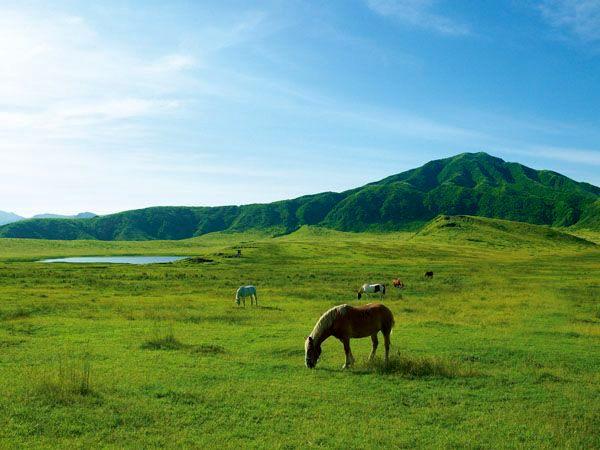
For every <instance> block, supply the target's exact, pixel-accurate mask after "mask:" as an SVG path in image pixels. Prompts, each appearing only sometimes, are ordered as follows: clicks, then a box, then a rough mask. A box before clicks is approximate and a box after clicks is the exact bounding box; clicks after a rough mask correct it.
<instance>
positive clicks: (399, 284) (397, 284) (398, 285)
mask: <svg viewBox="0 0 600 450" xmlns="http://www.w3.org/2000/svg"><path fill="white" fill-rule="evenodd" d="M392 284H393V285H394V287H395V288H398V289H404V283H403V282H402V280H400V278H394V279H393V280H392Z"/></svg>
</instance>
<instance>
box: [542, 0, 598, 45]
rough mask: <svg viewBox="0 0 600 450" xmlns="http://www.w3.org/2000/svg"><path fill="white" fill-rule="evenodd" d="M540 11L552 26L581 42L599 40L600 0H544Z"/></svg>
mask: <svg viewBox="0 0 600 450" xmlns="http://www.w3.org/2000/svg"><path fill="white" fill-rule="evenodd" d="M540 10H541V12H542V16H543V17H544V19H545V20H546V21H548V23H550V24H551V25H552V26H554V27H556V28H562V29H566V30H567V31H568V32H569V33H572V34H574V35H575V36H577V37H578V38H579V39H581V40H582V41H586V42H592V41H598V40H600V0H545V1H543V2H542V4H541V5H540Z"/></svg>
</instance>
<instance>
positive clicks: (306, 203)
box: [0, 153, 600, 240]
mask: <svg viewBox="0 0 600 450" xmlns="http://www.w3.org/2000/svg"><path fill="white" fill-rule="evenodd" d="M440 214H451V215H471V216H483V217H490V218H500V219H508V220H512V221H520V222H528V223H532V224H539V225H551V226H557V227H569V226H576V227H581V228H589V229H600V188H598V187H596V186H593V185H590V184H587V183H579V182H576V181H573V180H571V179H570V178H567V177H565V176H563V175H560V174H558V173H556V172H551V171H547V170H534V169H531V168H529V167H526V166H523V165H521V164H518V163H509V162H505V161H503V160H502V159H500V158H495V157H493V156H490V155H488V154H486V153H463V154H460V155H457V156H454V157H452V158H446V159H440V160H436V161H431V162H429V163H427V164H425V165H424V166H422V167H419V168H417V169H413V170H409V171H407V172H403V173H400V174H398V175H393V176H390V177H388V178H385V179H383V180H381V181H378V182H375V183H371V184H368V185H366V186H363V187H360V188H356V189H352V190H349V191H346V192H342V193H334V192H325V193H321V194H315V195H307V196H304V197H299V198H296V199H292V200H283V201H278V202H274V203H268V204H253V205H244V206H222V207H155V208H147V209H141V210H134V211H125V212H121V213H118V214H112V215H108V216H99V217H95V218H91V219H78V220H73V219H70V220H69V219H31V220H23V221H20V222H16V223H12V224H8V225H4V226H2V227H0V237H20V238H44V239H101V240H150V239H185V238H189V237H193V236H199V235H202V234H205V233H210V232H214V231H244V230H250V229H261V230H268V231H270V232H272V233H276V234H281V233H288V232H291V231H293V230H296V229H298V228H299V227H300V226H302V225H319V226H324V227H327V228H332V229H336V230H342V231H366V230H400V229H410V228H417V227H420V226H422V225H423V224H424V223H426V222H427V221H429V220H431V219H433V218H434V217H436V216H438V215H440Z"/></svg>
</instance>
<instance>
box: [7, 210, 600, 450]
mask: <svg viewBox="0 0 600 450" xmlns="http://www.w3.org/2000/svg"><path fill="white" fill-rule="evenodd" d="M579 236H580V238H576V237H573V236H572V235H567V234H564V233H560V232H558V231H556V230H553V229H550V228H547V227H537V226H533V225H526V224H515V223H512V222H507V221H495V220H490V219H479V218H465V217H463V218H452V217H446V218H438V219H436V221H434V222H432V223H430V224H429V225H427V226H426V227H425V228H423V229H422V230H421V231H419V232H417V233H413V232H390V233H344V232H338V231H331V230H326V229H321V228H311V227H303V228H301V229H300V230H298V231H296V232H294V233H292V234H289V235H286V236H279V237H272V236H269V235H268V234H266V233H252V232H245V233H217V234H207V235H205V236H202V237H199V238H193V239H188V240H182V241H145V242H100V241H44V240H25V239H2V240H0V447H71V448H73V447H75V448H79V447H90V446H92V447H116V448H120V447H137V448H142V447H153V446H165V447H181V446H183V447H220V448H253V447H256V448H298V447H302V448H304V447H327V448H380V447H415V446H419V447H428V448H432V447H433V448H436V447H467V448H491V447H494V448H499V447H500V448H502V447H506V448H514V447H540V448H598V447H600V436H599V432H598V430H599V429H600V375H599V370H598V369H599V368H600V301H599V300H600V276H599V273H600V247H599V246H598V245H596V244H594V243H593V242H592V241H598V237H599V236H600V235H599V234H598V233H594V232H585V231H583V232H580V233H579ZM238 249H241V250H242V257H240V258H237V257H235V255H236V253H237V250H238ZM77 255H89V256H95V255H183V256H190V257H192V259H189V260H185V261H181V262H177V263H171V264H157V265H148V266H129V265H106V264H93V265H75V264H44V263H39V262H36V261H37V260H39V259H40V258H49V257H62V256H77ZM426 270H432V271H433V272H434V277H433V279H431V280H428V279H425V278H424V277H423V273H424V272H425V271H426ZM395 277H399V278H401V279H402V280H403V281H404V283H405V284H406V289H404V290H402V291H398V290H394V289H393V288H391V287H389V288H388V295H387V296H386V298H385V299H384V300H383V302H384V303H385V304H386V305H387V306H388V307H389V308H390V309H391V310H392V311H393V313H394V316H395V320H396V326H395V328H394V331H393V333H392V349H391V355H392V358H391V361H390V364H389V365H388V366H384V365H383V363H382V361H381V359H378V360H377V361H376V362H375V363H372V364H369V363H367V361H366V357H367V356H368V353H369V350H370V345H371V342H370V339H361V340H353V341H352V350H353V353H354V356H355V357H356V359H357V363H356V366H355V367H354V368H353V369H351V370H342V369H341V367H342V364H343V363H344V353H343V349H342V346H341V344H340V343H339V342H338V341H336V340H335V339H330V340H328V341H326V342H325V344H324V345H323V355H322V357H321V360H320V362H319V364H318V365H317V368H316V369H314V370H309V369H307V368H305V366H304V339H305V337H306V336H307V335H308V334H309V333H310V331H311V330H312V328H313V326H314V324H315V322H316V320H317V319H318V318H319V316H320V315H321V314H322V313H323V312H324V311H325V310H327V309H328V308H330V307H331V306H334V305H338V304H342V303H348V304H351V305H357V304H359V301H358V300H357V299H356V294H355V291H356V289H357V288H358V287H359V286H360V285H361V284H362V283H365V282H385V283H387V284H391V283H390V281H391V279H392V278H395ZM250 283H252V284H255V285H256V286H257V288H258V295H259V307H250V305H249V302H247V306H246V308H241V307H237V306H236V305H235V303H234V294H235V290H236V288H237V287H238V286H239V285H242V284H250ZM376 300H377V297H373V298H372V299H371V300H369V299H367V300H366V301H367V302H368V301H376ZM364 302H365V299H364V298H363V300H362V301H361V303H364ZM382 350H383V348H382V346H380V349H379V352H380V353H379V358H381V356H382Z"/></svg>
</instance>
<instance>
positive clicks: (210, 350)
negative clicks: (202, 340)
mask: <svg viewBox="0 0 600 450" xmlns="http://www.w3.org/2000/svg"><path fill="white" fill-rule="evenodd" d="M226 352H227V351H226V350H225V348H224V347H221V346H220V345H216V344H200V345H196V346H195V347H194V351H193V353H200V354H202V355H222V354H223V353H226Z"/></svg>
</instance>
